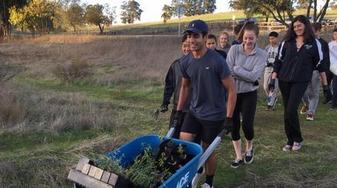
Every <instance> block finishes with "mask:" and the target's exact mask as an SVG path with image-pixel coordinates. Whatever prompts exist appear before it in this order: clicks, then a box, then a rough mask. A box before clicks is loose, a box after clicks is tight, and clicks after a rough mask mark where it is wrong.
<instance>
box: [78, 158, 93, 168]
mask: <svg viewBox="0 0 337 188" xmlns="http://www.w3.org/2000/svg"><path fill="white" fill-rule="evenodd" d="M89 161H90V160H89V159H88V158H86V157H82V158H81V159H80V160H79V161H78V163H77V165H76V170H78V171H82V169H83V167H84V165H85V164H88V163H89Z"/></svg>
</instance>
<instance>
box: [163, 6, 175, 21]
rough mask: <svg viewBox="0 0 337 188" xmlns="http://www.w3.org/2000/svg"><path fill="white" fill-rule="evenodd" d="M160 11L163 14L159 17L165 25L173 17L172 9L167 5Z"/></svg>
mask: <svg viewBox="0 0 337 188" xmlns="http://www.w3.org/2000/svg"><path fill="white" fill-rule="evenodd" d="M162 11H163V13H162V15H161V17H162V18H163V19H164V23H166V22H167V20H169V19H171V17H172V15H173V11H172V7H170V6H169V5H164V7H163V9H162Z"/></svg>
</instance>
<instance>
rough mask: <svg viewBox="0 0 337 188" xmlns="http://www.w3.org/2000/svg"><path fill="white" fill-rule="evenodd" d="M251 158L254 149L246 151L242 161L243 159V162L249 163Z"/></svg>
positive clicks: (251, 160) (252, 158)
mask: <svg viewBox="0 0 337 188" xmlns="http://www.w3.org/2000/svg"><path fill="white" fill-rule="evenodd" d="M253 160H254V150H253V149H251V150H250V151H247V152H246V155H245V158H244V161H245V164H251V163H252V162H253Z"/></svg>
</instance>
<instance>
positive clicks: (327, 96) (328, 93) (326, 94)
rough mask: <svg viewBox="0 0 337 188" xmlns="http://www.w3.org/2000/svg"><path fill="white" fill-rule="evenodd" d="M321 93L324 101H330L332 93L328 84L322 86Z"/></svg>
mask: <svg viewBox="0 0 337 188" xmlns="http://www.w3.org/2000/svg"><path fill="white" fill-rule="evenodd" d="M323 94H324V97H325V100H326V101H330V100H331V99H332V93H331V90H330V88H329V86H328V85H324V86H323Z"/></svg>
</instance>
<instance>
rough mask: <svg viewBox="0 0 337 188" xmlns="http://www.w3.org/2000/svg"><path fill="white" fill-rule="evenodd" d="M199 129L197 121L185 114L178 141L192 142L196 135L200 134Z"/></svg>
mask: <svg viewBox="0 0 337 188" xmlns="http://www.w3.org/2000/svg"><path fill="white" fill-rule="evenodd" d="M200 128H201V126H200V124H199V122H198V121H197V119H196V118H195V117H194V116H193V115H192V114H190V113H187V115H186V116H185V118H184V122H183V125H182V126H181V132H180V139H181V140H187V141H193V140H194V138H195V137H196V135H197V134H199V133H200Z"/></svg>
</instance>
